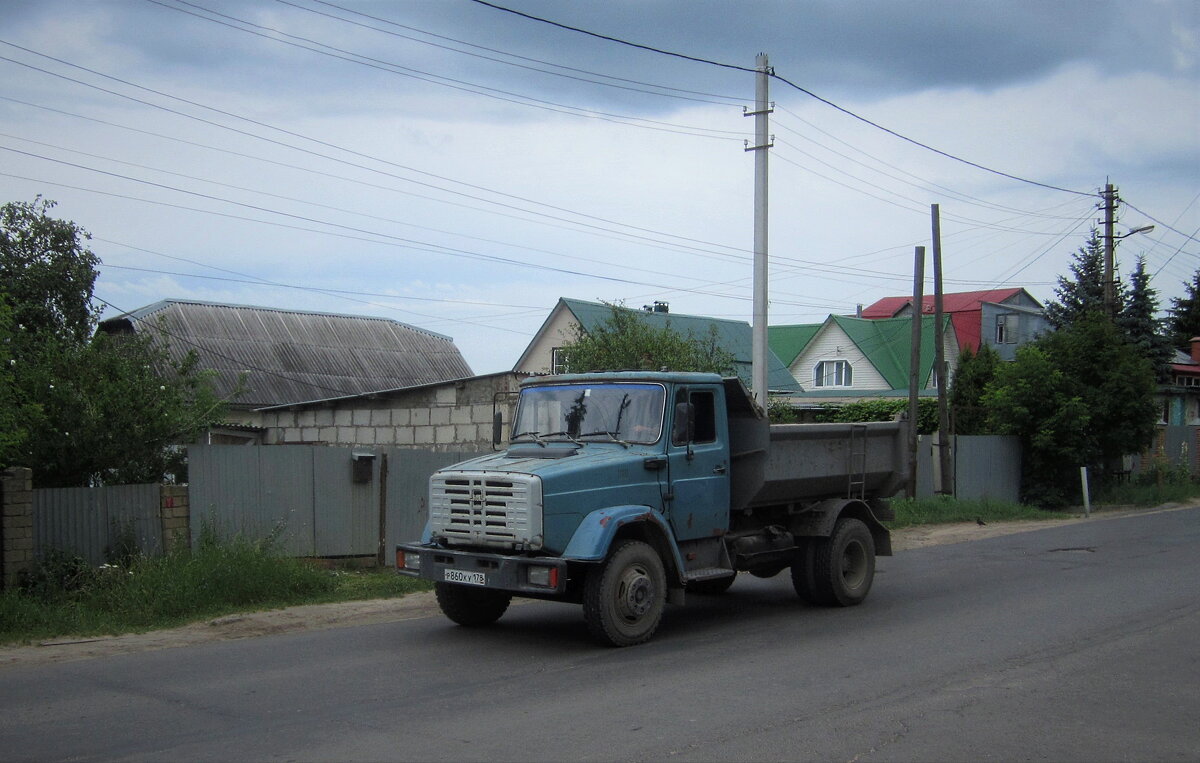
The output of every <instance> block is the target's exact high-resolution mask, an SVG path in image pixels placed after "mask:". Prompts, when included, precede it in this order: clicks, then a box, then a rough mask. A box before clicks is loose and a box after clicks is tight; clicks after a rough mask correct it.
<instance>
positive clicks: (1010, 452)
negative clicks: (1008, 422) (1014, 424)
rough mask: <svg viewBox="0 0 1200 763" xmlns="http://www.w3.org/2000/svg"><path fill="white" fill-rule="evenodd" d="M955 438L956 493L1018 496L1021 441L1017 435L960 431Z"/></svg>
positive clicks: (971, 496) (994, 497)
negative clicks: (971, 433)
mask: <svg viewBox="0 0 1200 763" xmlns="http://www.w3.org/2000/svg"><path fill="white" fill-rule="evenodd" d="M955 439H956V440H957V443H956V448H955V470H954V475H955V476H954V479H955V493H956V495H957V497H959V498H963V499H972V500H977V499H983V498H987V499H990V500H994V501H1008V502H1010V503H1017V502H1018V501H1020V500H1021V443H1020V441H1019V440H1018V439H1017V438H1016V437H1007V436H999V435H971V436H966V435H959V436H958V437H956V438H955Z"/></svg>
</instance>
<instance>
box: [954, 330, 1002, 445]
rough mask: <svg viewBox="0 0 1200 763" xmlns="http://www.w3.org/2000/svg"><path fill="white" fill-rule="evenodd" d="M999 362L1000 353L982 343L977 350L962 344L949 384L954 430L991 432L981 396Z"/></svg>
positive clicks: (994, 374)
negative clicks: (952, 377)
mask: <svg viewBox="0 0 1200 763" xmlns="http://www.w3.org/2000/svg"><path fill="white" fill-rule="evenodd" d="M999 364H1000V354H999V353H997V352H996V351H995V350H993V349H992V348H991V347H990V346H988V345H986V344H981V345H980V346H979V352H977V353H976V352H972V350H971V348H970V347H964V348H963V351H962V353H961V354H960V355H959V356H958V367H957V368H956V369H955V372H954V381H953V382H952V383H951V385H950V409H951V412H952V413H953V415H954V433H955V434H963V435H973V434H991V431H990V430H989V428H988V411H987V407H986V406H985V405H984V399H983V398H984V393H985V392H986V391H987V386H988V385H989V384H991V382H992V380H993V379H994V378H995V376H996V367H997V366H998V365H999Z"/></svg>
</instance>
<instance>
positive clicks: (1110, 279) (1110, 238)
mask: <svg viewBox="0 0 1200 763" xmlns="http://www.w3.org/2000/svg"><path fill="white" fill-rule="evenodd" d="M1100 197H1101V198H1102V199H1104V206H1103V207H1102V209H1103V210H1104V311H1105V312H1106V313H1108V317H1110V318H1112V317H1114V316H1115V315H1116V314H1117V297H1116V281H1115V279H1114V275H1113V271H1114V270H1115V269H1116V268H1115V267H1114V264H1113V259H1114V258H1113V253H1114V252H1115V251H1116V238H1115V237H1114V235H1113V228H1114V226H1115V225H1116V223H1117V202H1118V201H1119V199H1118V198H1117V189H1116V188H1113V184H1112V183H1106V184H1105V186H1104V191H1103V193H1101V194H1100Z"/></svg>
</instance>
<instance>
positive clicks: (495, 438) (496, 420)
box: [492, 411, 504, 447]
mask: <svg viewBox="0 0 1200 763" xmlns="http://www.w3.org/2000/svg"><path fill="white" fill-rule="evenodd" d="M503 439H504V415H503V414H502V413H500V411H496V412H495V413H493V414H492V447H496V446H497V445H499V444H500V441H501V440H503Z"/></svg>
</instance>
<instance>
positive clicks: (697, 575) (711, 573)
mask: <svg viewBox="0 0 1200 763" xmlns="http://www.w3.org/2000/svg"><path fill="white" fill-rule="evenodd" d="M736 574H737V572H736V571H734V570H731V569H728V568H725V567H701V568H699V569H695V570H688V571H687V572H685V573H684V574H683V576H684V578H685V579H686V580H687V581H688V582H689V583H694V582H696V581H698V580H715V579H717V578H727V577H729V576H730V575H736Z"/></svg>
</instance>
